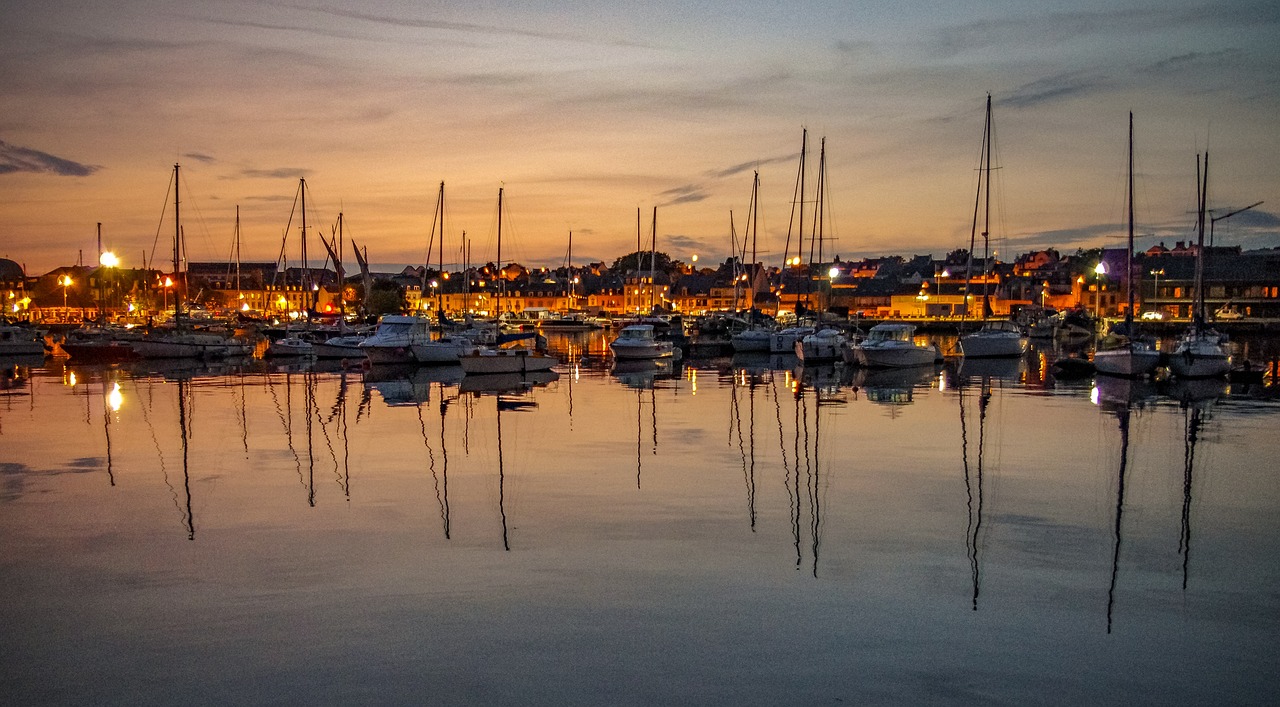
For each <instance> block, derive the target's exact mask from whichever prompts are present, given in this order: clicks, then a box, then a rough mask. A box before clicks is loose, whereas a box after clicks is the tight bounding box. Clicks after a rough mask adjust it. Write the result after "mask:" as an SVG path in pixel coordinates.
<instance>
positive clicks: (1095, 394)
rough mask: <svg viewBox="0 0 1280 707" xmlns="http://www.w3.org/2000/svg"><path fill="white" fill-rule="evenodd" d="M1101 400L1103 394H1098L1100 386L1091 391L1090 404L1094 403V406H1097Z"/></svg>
mask: <svg viewBox="0 0 1280 707" xmlns="http://www.w3.org/2000/svg"><path fill="white" fill-rule="evenodd" d="M1101 399H1102V394H1101V393H1099V392H1098V386H1096V385H1095V386H1093V387H1092V388H1090V389H1089V402H1091V403H1093V404H1094V405H1097V404H1098V401H1099V400H1101Z"/></svg>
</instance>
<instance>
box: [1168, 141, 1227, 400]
mask: <svg viewBox="0 0 1280 707" xmlns="http://www.w3.org/2000/svg"><path fill="white" fill-rule="evenodd" d="M1196 180H1197V184H1196V187H1197V189H1198V191H1199V194H1198V195H1197V196H1198V198H1199V202H1200V204H1199V206H1200V208H1199V210H1198V211H1199V218H1198V219H1197V224H1196V226H1197V228H1196V230H1197V232H1198V238H1197V242H1196V276H1195V305H1194V306H1195V311H1194V312H1193V314H1192V318H1191V326H1190V327H1188V328H1187V331H1186V332H1185V333H1184V334H1183V335H1182V338H1181V339H1179V340H1178V343H1177V345H1176V346H1175V347H1174V349H1173V353H1172V354H1170V356H1169V370H1170V372H1171V373H1173V375H1175V376H1178V377H1180V378H1220V377H1222V376H1225V375H1227V374H1228V373H1230V372H1231V351H1230V349H1229V348H1228V347H1227V337H1226V336H1225V335H1223V334H1220V333H1218V332H1217V331H1215V330H1214V329H1213V328H1212V327H1210V326H1209V325H1208V323H1207V322H1206V320H1205V305H1204V223H1205V219H1206V214H1207V202H1208V198H1209V153H1208V152H1207V151H1206V152H1205V153H1204V175H1203V178H1201V174H1200V157H1199V155H1197V156H1196Z"/></svg>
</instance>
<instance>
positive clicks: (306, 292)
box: [298, 179, 315, 321]
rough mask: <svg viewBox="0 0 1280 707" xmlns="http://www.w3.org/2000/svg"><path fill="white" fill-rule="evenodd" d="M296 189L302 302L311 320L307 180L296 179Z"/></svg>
mask: <svg viewBox="0 0 1280 707" xmlns="http://www.w3.org/2000/svg"><path fill="white" fill-rule="evenodd" d="M298 191H299V192H300V193H301V194H302V302H303V304H305V305H306V307H307V321H311V310H313V309H315V303H314V302H312V301H311V264H310V263H309V262H308V260H307V180H306V179H299V180H298Z"/></svg>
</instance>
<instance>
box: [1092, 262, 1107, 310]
mask: <svg viewBox="0 0 1280 707" xmlns="http://www.w3.org/2000/svg"><path fill="white" fill-rule="evenodd" d="M1093 272H1094V273H1096V274H1097V276H1098V279H1097V284H1096V285H1094V287H1095V288H1096V292H1094V297H1093V304H1094V315H1093V317H1094V319H1099V320H1100V319H1102V276H1103V275H1106V274H1107V265H1106V263H1103V262H1102V261H1099V262H1098V264H1097V265H1096V266H1094V268H1093Z"/></svg>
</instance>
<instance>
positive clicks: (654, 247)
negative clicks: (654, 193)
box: [649, 206, 658, 314]
mask: <svg viewBox="0 0 1280 707" xmlns="http://www.w3.org/2000/svg"><path fill="white" fill-rule="evenodd" d="M657 259H658V207H657V206H655V207H653V233H652V234H651V236H650V238H649V314H653V290H654V288H655V287H656V286H657V281H656V280H655V277H654V274H655V271H656V270H657Z"/></svg>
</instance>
